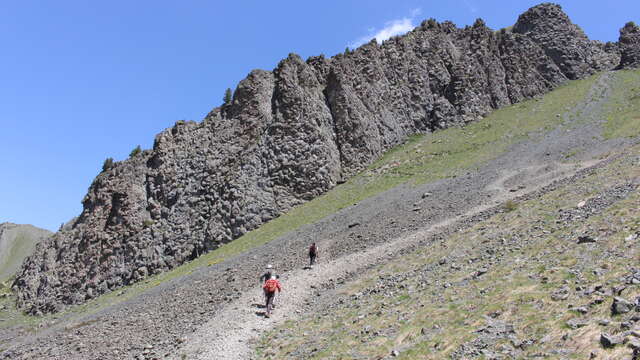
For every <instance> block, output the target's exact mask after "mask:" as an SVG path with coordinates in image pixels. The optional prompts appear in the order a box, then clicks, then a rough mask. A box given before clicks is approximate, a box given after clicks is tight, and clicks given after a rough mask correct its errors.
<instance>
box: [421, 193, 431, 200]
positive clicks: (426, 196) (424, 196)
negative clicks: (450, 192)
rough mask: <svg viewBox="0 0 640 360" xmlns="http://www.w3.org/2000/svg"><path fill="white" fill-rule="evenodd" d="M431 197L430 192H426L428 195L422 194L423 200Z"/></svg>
mask: <svg viewBox="0 0 640 360" xmlns="http://www.w3.org/2000/svg"><path fill="white" fill-rule="evenodd" d="M429 196H431V193H430V192H426V193H424V194H422V198H423V199H426V198H428V197H429Z"/></svg>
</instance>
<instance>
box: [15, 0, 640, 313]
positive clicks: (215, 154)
mask: <svg viewBox="0 0 640 360" xmlns="http://www.w3.org/2000/svg"><path fill="white" fill-rule="evenodd" d="M639 63H640V30H639V29H638V27H637V26H636V25H634V24H632V23H629V24H627V25H626V26H625V27H624V28H623V29H622V30H621V36H620V41H619V42H618V43H608V44H603V43H600V42H597V41H592V40H589V39H588V38H587V36H586V35H585V34H584V32H583V31H582V30H581V29H580V28H579V27H578V26H577V25H575V24H573V23H572V22H571V21H570V20H569V18H568V17H567V15H566V14H564V13H563V12H562V10H561V8H560V7H559V6H558V5H554V4H542V5H539V6H536V7H534V8H532V9H530V10H528V11H527V12H525V13H524V14H522V15H521V16H520V17H519V18H518V21H517V22H516V24H515V25H514V26H513V27H512V28H511V29H501V30H498V31H494V30H492V29H489V28H488V27H487V26H486V25H485V23H484V22H483V21H482V20H480V19H479V20H477V21H476V22H475V23H474V24H473V26H468V27H465V28H457V27H456V26H455V25H454V24H453V23H451V22H443V23H438V22H436V21H435V20H427V21H424V22H423V23H422V24H421V25H420V26H419V27H417V28H416V29H414V30H412V31H410V32H409V33H407V34H406V35H403V36H398V37H394V38H391V39H389V40H387V41H385V42H384V43H382V44H378V43H377V42H376V41H371V42H370V43H368V44H365V45H363V46H361V47H360V48H358V49H355V50H353V51H347V52H345V53H344V54H338V55H336V56H334V57H332V58H325V57H324V56H317V57H311V58H309V59H307V60H306V61H304V60H303V59H301V58H300V57H299V56H297V55H295V54H291V55H289V56H288V57H287V58H286V59H284V60H282V61H281V62H280V63H279V64H278V66H277V67H276V68H275V69H274V70H273V71H263V70H254V71H252V72H251V73H250V74H249V75H248V76H247V77H246V78H245V79H244V80H242V81H241V82H240V83H239V85H238V87H237V89H236V90H235V92H234V94H233V99H232V100H231V101H230V102H228V103H226V104H224V105H222V106H220V107H217V108H215V109H213V110H212V111H211V112H210V113H209V114H208V115H207V116H206V117H205V119H204V120H203V121H202V122H186V121H179V122H177V123H176V124H175V126H173V127H172V128H170V129H167V130H166V131H164V132H162V133H160V134H158V135H157V136H156V138H155V142H154V146H153V149H151V150H146V151H142V152H141V153H139V154H135V155H133V156H132V157H131V158H130V159H127V160H125V161H121V162H117V163H115V164H113V166H106V167H105V170H104V171H103V172H102V173H100V174H99V175H98V176H97V177H96V178H95V180H94V181H93V183H92V185H91V186H90V188H89V191H88V193H87V195H86V196H85V198H84V200H83V211H82V213H81V214H80V215H79V216H78V217H77V218H76V219H75V220H74V221H73V222H72V223H71V224H70V225H68V226H66V227H65V228H63V229H62V230H61V231H59V232H57V233H56V234H55V235H53V236H51V237H49V238H48V239H46V240H45V241H43V242H42V243H40V244H39V245H38V247H37V249H36V250H35V253H34V254H33V255H32V256H30V257H29V258H27V260H26V261H25V262H24V264H23V266H22V269H21V270H20V272H19V274H18V276H17V278H16V280H15V282H14V285H13V289H14V290H15V292H16V294H17V303H18V306H19V307H20V308H22V309H23V310H25V311H27V312H29V313H32V314H39V313H49V312H56V311H59V310H61V309H62V308H64V307H65V306H67V305H72V304H79V303H82V302H84V301H86V300H88V299H91V298H94V297H96V296H98V295H100V294H103V293H106V292H109V291H112V290H114V289H117V288H118V287H121V286H123V285H127V284H131V283H134V282H137V281H140V280H141V279H144V278H145V277H147V276H149V275H152V274H157V273H160V272H163V271H165V270H168V269H171V268H174V267H176V266H178V265H180V264H182V263H184V262H186V261H188V260H191V259H194V258H196V257H198V256H199V255H201V254H203V253H205V252H208V251H210V250H212V249H215V248H217V247H219V246H220V245H222V244H224V243H227V242H230V241H232V240H234V239H236V238H238V237H240V236H241V235H243V234H245V233H246V232H248V231H250V230H252V229H255V228H257V227H259V226H260V225H261V224H263V223H265V222H267V221H269V220H271V219H273V218H276V217H278V216H279V215H281V214H283V213H284V212H286V211H288V210H290V209H291V208H292V207H294V206H296V205H299V204H301V203H303V202H306V201H308V200H311V199H313V198H315V197H317V196H319V195H321V194H323V193H325V192H326V191H328V190H329V189H331V188H332V187H334V186H335V185H336V184H338V183H340V182H342V181H345V180H346V179H347V178H349V177H350V176H352V175H353V174H355V173H357V172H358V171H360V170H362V169H364V168H365V167H366V166H368V165H370V164H371V163H372V162H373V161H374V160H376V159H378V158H379V157H380V156H381V155H382V154H383V152H384V151H385V150H387V149H389V148H391V147H393V146H395V145H398V144H400V143H402V142H403V141H405V140H406V139H407V138H408V137H409V136H410V135H412V134H416V133H425V132H433V131H436V130H438V129H443V128H447V127H451V126H454V125H465V124H467V123H469V122H472V121H475V120H477V119H479V118H481V117H482V116H484V115H485V114H487V113H489V112H490V111H492V110H494V109H497V108H501V107H504V106H507V105H510V104H514V103H518V102H520V101H522V100H525V99H529V98H532V97H535V96H538V95H541V94H544V93H546V92H549V91H550V90H552V89H554V88H556V87H557V86H559V85H560V84H563V83H565V82H566V81H567V80H569V79H580V78H584V77H586V76H588V75H591V74H594V73H596V72H598V71H601V70H609V69H615V68H626V67H633V66H637V65H638V64H639Z"/></svg>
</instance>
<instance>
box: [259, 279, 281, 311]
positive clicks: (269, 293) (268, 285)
mask: <svg viewBox="0 0 640 360" xmlns="http://www.w3.org/2000/svg"><path fill="white" fill-rule="evenodd" d="M262 288H263V289H264V293H265V295H266V298H267V303H266V308H267V312H266V313H265V316H266V317H270V316H271V309H272V308H273V298H274V297H275V296H276V291H278V292H281V291H282V286H281V285H280V281H278V279H277V278H276V277H275V276H272V277H271V279H269V280H267V281H266V282H265V283H264V285H263V286H262Z"/></svg>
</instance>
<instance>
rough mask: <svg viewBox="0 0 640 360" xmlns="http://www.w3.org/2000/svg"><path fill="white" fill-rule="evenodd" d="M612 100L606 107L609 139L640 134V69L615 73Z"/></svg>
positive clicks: (606, 130) (606, 132)
mask: <svg viewBox="0 0 640 360" xmlns="http://www.w3.org/2000/svg"><path fill="white" fill-rule="evenodd" d="M615 77H616V82H615V86H614V87H613V89H612V100H613V101H611V102H610V103H609V104H607V105H606V107H605V118H606V119H607V122H606V124H605V128H604V136H605V138H607V139H611V138H619V137H637V136H640V69H636V70H621V71H617V72H616V73H615Z"/></svg>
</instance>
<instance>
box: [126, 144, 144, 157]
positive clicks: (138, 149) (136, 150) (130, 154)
mask: <svg viewBox="0 0 640 360" xmlns="http://www.w3.org/2000/svg"><path fill="white" fill-rule="evenodd" d="M141 152H142V149H141V148H140V145H138V146H136V147H135V148H134V149H133V150H131V153H129V157H130V158H132V157H134V156H136V155H138V154H140V153H141Z"/></svg>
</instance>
